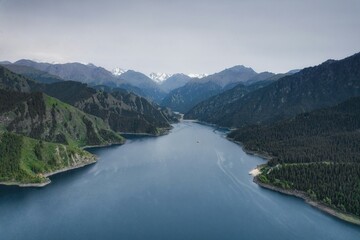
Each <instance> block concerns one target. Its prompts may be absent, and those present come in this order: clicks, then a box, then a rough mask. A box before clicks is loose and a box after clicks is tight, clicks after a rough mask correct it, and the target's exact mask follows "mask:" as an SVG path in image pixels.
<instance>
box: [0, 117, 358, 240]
mask: <svg viewBox="0 0 360 240" xmlns="http://www.w3.org/2000/svg"><path fill="white" fill-rule="evenodd" d="M91 151H92V152H93V153H95V154H97V155H98V156H99V161H98V163H97V164H95V165H92V166H88V167H85V168H82V169H78V170H74V171H71V172H67V173H62V174H59V175H56V176H54V177H52V183H51V184H50V185H48V186H47V187H45V188H41V189H37V188H27V189H24V188H17V187H5V186H2V187H0V239H1V240H8V239H9V240H12V239H26V240H57V239H61V240H63V239H76V240H85V239H86V240H89V239H105V240H107V239H147V240H148V239H156V240H159V239H166V240H171V239H196V240H202V239H245V240H251V239H259V240H265V239H274V240H281V239H286V240H289V239H306V240H309V239H316V240H321V239H324V240H330V239H336V240H341V239H351V240H357V239H360V227H357V226H354V225H351V224H348V223H345V222H342V221H340V220H337V219H335V218H333V217H331V216H328V215H326V214H324V213H322V212H320V211H318V210H316V209H314V208H312V207H310V206H309V205H307V204H305V202H304V201H302V200H300V199H297V198H294V197H289V196H285V195H281V194H279V193H276V192H272V191H269V190H266V189H262V188H260V187H258V186H257V185H256V184H254V183H253V182H252V177H251V176H249V174H248V172H249V171H250V170H251V169H252V168H254V167H255V166H256V165H258V164H261V163H264V161H263V160H262V159H260V158H258V157H254V156H249V155H247V154H245V153H244V151H242V149H241V148H240V147H239V146H238V145H236V144H234V143H232V142H230V141H228V140H226V139H225V137H224V133H223V132H218V131H216V130H214V129H213V128H211V127H208V126H203V125H199V124H196V123H192V122H182V123H179V124H176V125H174V129H173V130H172V131H171V133H170V134H169V135H167V136H162V137H158V138H154V137H146V138H137V139H132V140H130V141H128V142H127V143H126V144H125V145H123V146H116V147H109V148H101V149H92V150H91Z"/></svg>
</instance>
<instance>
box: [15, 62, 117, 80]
mask: <svg viewBox="0 0 360 240" xmlns="http://www.w3.org/2000/svg"><path fill="white" fill-rule="evenodd" d="M14 64H15V65H22V66H28V67H32V68H35V69H38V70H41V71H44V72H47V73H49V74H52V75H55V76H58V77H60V78H62V79H66V80H73V81H79V82H84V83H88V84H90V85H100V84H109V85H112V86H114V85H116V83H117V81H118V80H117V78H116V77H115V76H114V75H113V74H112V73H111V72H109V71H107V70H106V69H104V68H102V67H97V66H95V65H93V64H82V63H77V62H75V63H65V64H51V63H38V62H34V61H31V60H25V59H22V60H19V61H17V62H15V63H14Z"/></svg>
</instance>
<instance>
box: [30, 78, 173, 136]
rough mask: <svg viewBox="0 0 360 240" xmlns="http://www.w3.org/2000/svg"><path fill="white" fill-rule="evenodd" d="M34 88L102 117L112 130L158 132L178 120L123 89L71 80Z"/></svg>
mask: <svg viewBox="0 0 360 240" xmlns="http://www.w3.org/2000/svg"><path fill="white" fill-rule="evenodd" d="M37 90H40V91H43V92H45V93H46V94H48V95H50V96H53V97H55V98H57V99H60V100H61V101H63V102H66V103H68V104H71V105H73V106H75V107H77V108H78V109H80V110H82V111H84V112H86V113H88V114H91V115H94V116H97V117H99V118H101V119H103V120H104V121H105V122H106V123H107V124H109V126H110V127H111V129H112V130H113V131H115V132H132V133H149V134H155V135H157V134H160V133H162V132H163V131H164V130H166V129H169V128H170V124H169V123H170V122H174V121H177V119H176V118H175V116H174V115H173V114H172V113H171V111H169V110H167V109H164V108H163V109H161V108H160V107H158V106H156V105H155V104H151V103H150V102H149V101H147V100H146V99H145V98H142V97H139V96H137V95H135V94H133V93H131V92H128V91H125V90H116V89H115V90H112V91H110V92H106V91H101V90H100V91H99V90H98V91H97V90H95V89H93V88H90V87H88V86H87V85H86V84H83V83H79V82H73V81H64V82H58V83H53V84H47V85H41V86H40V88H38V89H37Z"/></svg>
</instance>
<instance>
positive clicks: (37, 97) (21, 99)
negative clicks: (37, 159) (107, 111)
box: [0, 90, 123, 146]
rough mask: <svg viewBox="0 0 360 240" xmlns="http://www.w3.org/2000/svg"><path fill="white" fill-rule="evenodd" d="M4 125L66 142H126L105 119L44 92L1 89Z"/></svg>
mask: <svg viewBox="0 0 360 240" xmlns="http://www.w3.org/2000/svg"><path fill="white" fill-rule="evenodd" d="M0 105H1V108H0V119H1V121H0V128H1V129H6V130H7V131H9V132H14V133H17V134H21V135H24V136H28V137H31V138H35V139H39V140H43V141H48V142H55V143H62V144H66V145H69V144H70V145H75V146H86V145H107V144H111V143H122V142H123V139H122V137H121V136H120V135H118V134H116V133H115V132H113V131H112V130H110V128H109V125H107V124H106V123H105V122H104V121H103V120H102V119H100V118H98V117H95V116H92V115H88V114H85V113H84V112H81V111H80V110H78V109H77V108H75V107H73V106H70V105H68V104H66V103H63V102H61V101H59V100H57V99H55V98H52V97H49V96H47V95H45V94H43V93H39V92H36V93H21V92H12V91H6V90H0Z"/></svg>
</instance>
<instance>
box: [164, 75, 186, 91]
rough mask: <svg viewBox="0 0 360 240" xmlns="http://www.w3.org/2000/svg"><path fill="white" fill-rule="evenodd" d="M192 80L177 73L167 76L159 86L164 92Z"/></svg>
mask: <svg viewBox="0 0 360 240" xmlns="http://www.w3.org/2000/svg"><path fill="white" fill-rule="evenodd" d="M191 80H192V78H191V77H189V76H187V75H185V74H182V73H177V74H174V75H172V76H171V77H169V78H168V79H166V80H164V81H163V82H162V83H161V85H160V87H161V89H162V90H163V91H165V92H170V91H172V90H174V89H176V88H179V87H182V86H184V85H185V84H186V83H188V82H190V81H191Z"/></svg>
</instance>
